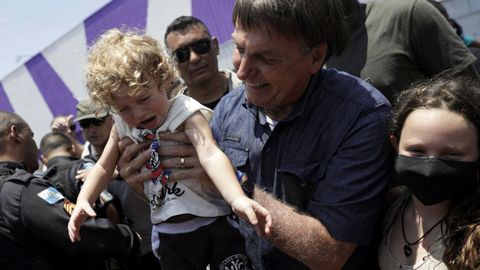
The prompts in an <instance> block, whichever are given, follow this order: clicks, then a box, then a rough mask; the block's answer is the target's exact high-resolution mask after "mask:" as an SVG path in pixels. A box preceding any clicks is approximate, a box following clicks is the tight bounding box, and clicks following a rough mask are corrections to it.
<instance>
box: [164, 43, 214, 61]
mask: <svg viewBox="0 0 480 270" xmlns="http://www.w3.org/2000/svg"><path fill="white" fill-rule="evenodd" d="M190 48H191V49H192V51H193V52H195V53H196V54H198V55H200V54H205V53H208V52H209V51H210V49H211V48H212V46H211V43H210V39H209V38H205V39H200V40H197V41H195V42H193V43H190V44H188V45H186V46H183V47H181V48H178V49H176V50H175V51H174V52H173V55H174V56H175V59H176V60H177V62H178V63H183V62H185V61H188V60H189V59H190Z"/></svg>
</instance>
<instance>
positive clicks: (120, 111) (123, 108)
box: [115, 107, 128, 113]
mask: <svg viewBox="0 0 480 270" xmlns="http://www.w3.org/2000/svg"><path fill="white" fill-rule="evenodd" d="M115 110H116V111H117V112H119V113H122V112H126V111H127V110H128V107H122V108H116V109H115Z"/></svg>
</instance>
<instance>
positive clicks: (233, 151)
mask: <svg viewBox="0 0 480 270" xmlns="http://www.w3.org/2000/svg"><path fill="white" fill-rule="evenodd" d="M219 146H220V149H222V151H223V152H224V153H225V154H226V155H227V157H228V158H229V159H230V161H231V162H232V164H233V166H234V167H236V168H240V167H243V166H245V165H247V161H248V148H246V147H244V146H242V145H241V144H240V143H239V142H233V141H223V142H220V143H219Z"/></svg>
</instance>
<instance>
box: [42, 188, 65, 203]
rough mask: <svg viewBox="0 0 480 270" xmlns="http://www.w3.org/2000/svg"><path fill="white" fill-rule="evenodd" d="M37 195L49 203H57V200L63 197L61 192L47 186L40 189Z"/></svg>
mask: <svg viewBox="0 0 480 270" xmlns="http://www.w3.org/2000/svg"><path fill="white" fill-rule="evenodd" d="M37 195H38V196H39V197H40V198H42V199H43V200H44V201H46V202H48V203H49V204H54V203H57V202H59V201H61V200H63V199H65V197H63V195H62V193H60V192H59V191H58V190H57V189H55V188H54V187H48V188H46V189H44V190H42V191H40V192H39V193H38V194H37Z"/></svg>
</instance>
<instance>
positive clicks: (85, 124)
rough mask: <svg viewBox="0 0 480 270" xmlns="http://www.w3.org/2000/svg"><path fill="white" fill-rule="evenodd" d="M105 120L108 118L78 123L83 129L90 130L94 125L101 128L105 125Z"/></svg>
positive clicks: (91, 119) (85, 120)
mask: <svg viewBox="0 0 480 270" xmlns="http://www.w3.org/2000/svg"><path fill="white" fill-rule="evenodd" d="M105 119H107V117H103V118H88V119H83V120H80V121H78V122H79V124H80V127H81V128H83V129H86V128H89V127H90V126H91V125H94V126H96V127H99V126H101V125H103V123H105Z"/></svg>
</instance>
